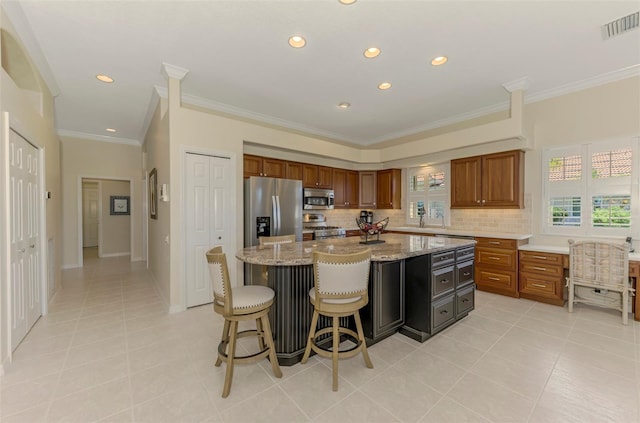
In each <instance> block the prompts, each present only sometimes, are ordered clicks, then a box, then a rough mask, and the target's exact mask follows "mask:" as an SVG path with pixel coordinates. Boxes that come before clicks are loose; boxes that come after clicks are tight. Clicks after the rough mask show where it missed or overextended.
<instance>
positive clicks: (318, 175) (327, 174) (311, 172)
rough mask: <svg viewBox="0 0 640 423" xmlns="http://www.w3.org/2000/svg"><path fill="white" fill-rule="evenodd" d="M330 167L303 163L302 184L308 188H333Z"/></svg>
mask: <svg viewBox="0 0 640 423" xmlns="http://www.w3.org/2000/svg"><path fill="white" fill-rule="evenodd" d="M331 170H332V169H331V168H330V167H326V166H318V165H312V164H307V163H303V164H302V186H304V187H306V188H326V189H331V188H333V183H332V180H331V179H332V178H331V176H332V172H331Z"/></svg>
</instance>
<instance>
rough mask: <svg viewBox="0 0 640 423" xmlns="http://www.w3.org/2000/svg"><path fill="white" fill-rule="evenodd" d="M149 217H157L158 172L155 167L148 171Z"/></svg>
mask: <svg viewBox="0 0 640 423" xmlns="http://www.w3.org/2000/svg"><path fill="white" fill-rule="evenodd" d="M149 217H151V218H152V219H157V218H158V172H157V171H156V168H155V167H154V168H153V170H152V171H151V173H149Z"/></svg>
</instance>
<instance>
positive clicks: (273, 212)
mask: <svg viewBox="0 0 640 423" xmlns="http://www.w3.org/2000/svg"><path fill="white" fill-rule="evenodd" d="M276 198H277V197H276V196H275V195H272V196H271V216H272V220H273V223H272V225H273V233H272V234H271V235H278V203H277V202H276Z"/></svg>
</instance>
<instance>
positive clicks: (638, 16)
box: [602, 12, 640, 40]
mask: <svg viewBox="0 0 640 423" xmlns="http://www.w3.org/2000/svg"><path fill="white" fill-rule="evenodd" d="M638 26H640V12H636V13H632V14H630V15H627V16H624V17H622V18H620V19H616V20H615V21H611V22H609V23H608V24H605V25H602V39H603V40H608V39H609V38H612V37H616V36H618V35H620V34H623V33H625V32H627V31H631V30H632V29H635V28H638Z"/></svg>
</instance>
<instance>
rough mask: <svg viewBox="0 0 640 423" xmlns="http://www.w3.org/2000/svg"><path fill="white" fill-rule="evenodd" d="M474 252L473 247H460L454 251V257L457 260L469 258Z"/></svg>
mask: <svg viewBox="0 0 640 423" xmlns="http://www.w3.org/2000/svg"><path fill="white" fill-rule="evenodd" d="M474 254H475V248H474V247H468V248H461V249H459V250H457V251H456V259H457V260H458V261H466V260H471V259H472V258H473V256H474Z"/></svg>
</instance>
